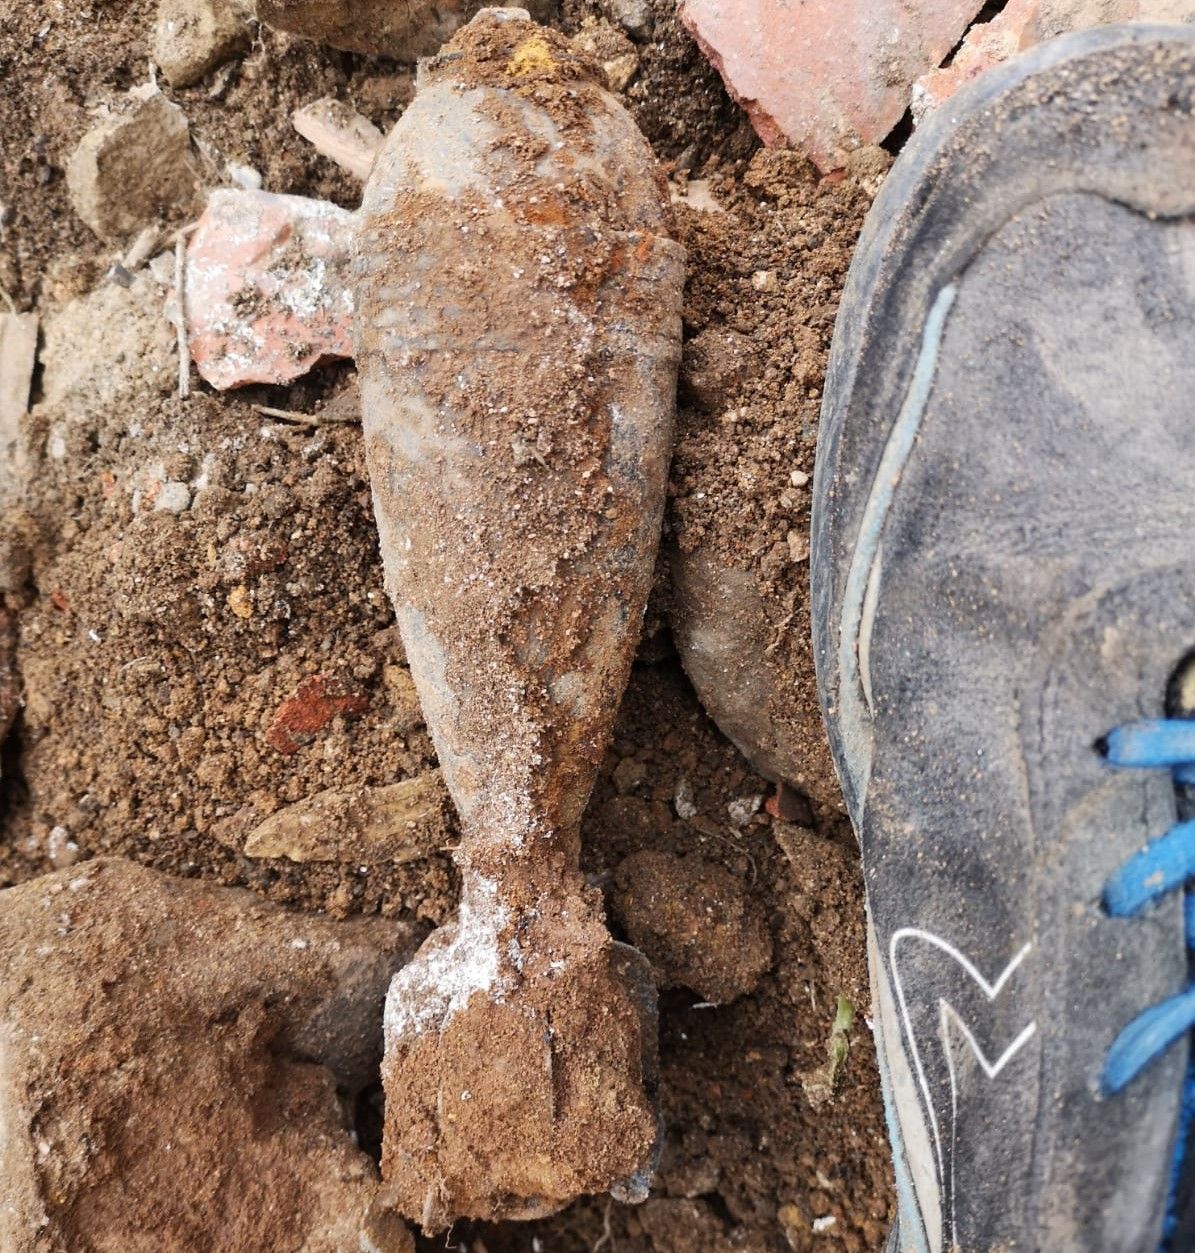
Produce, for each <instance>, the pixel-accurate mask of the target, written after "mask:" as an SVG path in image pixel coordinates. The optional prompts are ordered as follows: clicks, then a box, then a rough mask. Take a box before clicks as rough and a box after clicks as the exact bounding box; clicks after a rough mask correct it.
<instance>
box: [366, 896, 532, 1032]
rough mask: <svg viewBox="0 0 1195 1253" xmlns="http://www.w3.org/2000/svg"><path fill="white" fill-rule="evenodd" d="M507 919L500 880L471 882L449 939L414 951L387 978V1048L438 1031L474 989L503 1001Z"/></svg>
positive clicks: (464, 1004)
mask: <svg viewBox="0 0 1195 1253" xmlns="http://www.w3.org/2000/svg"><path fill="white" fill-rule="evenodd" d="M509 922H510V911H509V910H508V909H507V908H506V906H505V905H502V904H501V903H500V902H499V900H498V884H497V883H496V882H495V881H494V880H493V879H485V878H477V879H474V880H473V881H472V882H470V883H469V885H468V889H467V891H466V893H465V896H464V898H463V899H462V901H461V908H460V913H459V914H458V916H457V921H456V925H455V927H454V928H453V931H454V934H453V936H452V939H451V940H450V941H449V943H448V944H445V945H442V946H440V947H438V948H434V949H431V950H427V949H425V950H424V951H422V952H420V953H417V954H416V955H415V957H414V958H413V959H412V961H411V963H410V965H408V966H406V967H404V969H402V970H400V971H399V972H398V974H396V975H395V976H394V978H393V979H392V980H391V981H390V990H389V991H388V992H387V993H386V1016H385V1035H386V1045H387V1048H389V1047H390V1044H391V1042H392V1041H398V1040H400V1039H401V1038H402V1037H403V1036H406V1035H411V1034H414V1035H418V1034H420V1032H422V1031H425V1030H426V1029H427V1028H428V1027H432V1026H435V1027H437V1028H438V1029H439V1030H441V1031H442V1030H443V1029H444V1028H445V1027H446V1026H447V1025H448V1023H449V1022H450V1021H451V1019H452V1017H453V1015H455V1014H456V1013H458V1012H459V1011H460V1010H462V1009H464V1008H465V1006H466V1005H468V1003H469V1001H470V1000H471V998H472V997H473V995H474V993H476V992H489V993H491V996H492V999H494V1000H501V999H502V996H503V995H504V993H505V983H504V980H503V978H502V974H501V948H500V942H499V937H500V936H501V934H502V932H503V930H504V929H505V928H506V926H507V925H508V923H509Z"/></svg>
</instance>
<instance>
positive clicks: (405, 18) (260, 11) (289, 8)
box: [256, 0, 559, 61]
mask: <svg viewBox="0 0 1195 1253" xmlns="http://www.w3.org/2000/svg"><path fill="white" fill-rule="evenodd" d="M256 6H257V16H258V17H259V18H260V19H261V20H262V21H263V22H265V23H266V24H267V25H269V26H273V27H275V28H276V29H278V30H285V31H289V32H290V33H291V34H292V35H301V36H303V38H305V39H315V40H318V41H319V42H320V43H325V44H330V45H331V46H332V47H333V48H343V49H345V50H346V51H348V52H365V53H369V54H372V55H375V56H385V57H393V58H394V59H395V60H396V61H414V60H416V59H417V58H419V57H427V56H431V55H432V54H433V53H436V52H439V51H440V48H441V46H442V45H443V44H444V43H445V42H446V41H447V40H448V39H450V38H451V37H452V35H453V34H454V33H455V32H456V31H457V29H458V28H459V27H461V26H462V25H463V24H464V23H465V22H467V21H468V20H469V18H471V17H472V16H473V15H474V14H475V13H476V12H477V11H478V10H479V9H481V8H483V7H485V6H484V0H402V2H401V3H395V0H256ZM558 7H559V5H558V0H527V3H526V5H525V8H526V9H527V10H528V11H529V12H530V14H531V16H532V17H534V18H536V19H538V20H540V21H546V20H547V19H548V18H550V17H551V16H552V15H553V14H554V13H555V11H556V9H557V8H558Z"/></svg>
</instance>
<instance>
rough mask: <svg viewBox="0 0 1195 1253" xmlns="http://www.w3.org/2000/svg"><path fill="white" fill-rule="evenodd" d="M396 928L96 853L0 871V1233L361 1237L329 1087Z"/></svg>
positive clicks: (100, 1237)
mask: <svg viewBox="0 0 1195 1253" xmlns="http://www.w3.org/2000/svg"><path fill="white" fill-rule="evenodd" d="M413 938H414V937H413V935H412V932H411V930H410V929H409V928H407V927H404V926H401V925H396V924H387V923H382V922H378V921H369V922H366V921H356V922H342V923H333V922H331V921H329V920H328V919H326V918H322V917H319V916H316V915H304V914H296V913H287V912H285V911H283V910H281V909H279V908H278V907H277V906H271V905H267V904H265V903H264V902H262V901H261V900H259V899H258V898H256V897H254V896H253V895H252V894H251V893H248V892H244V891H236V890H231V889H227V888H219V887H212V886H209V885H207V884H204V883H200V882H197V881H186V880H178V879H171V878H168V877H166V876H164V875H161V874H158V873H156V872H154V871H150V870H147V869H144V868H142V867H139V866H135V865H133V864H132V863H131V862H123V861H119V860H111V859H106V860H100V861H92V862H88V863H86V864H84V865H81V866H75V867H73V868H71V869H69V870H65V871H62V872H59V873H57V874H52V875H47V876H45V877H43V878H40V879H35V880H32V881H31V882H29V883H26V884H24V885H22V886H20V887H16V888H11V889H9V890H7V891H5V892H3V893H0V947H2V948H3V951H4V954H5V961H4V968H3V971H2V972H0V1020H2V1021H3V1023H4V1046H5V1047H4V1058H5V1065H4V1069H3V1072H2V1075H0V1108H3V1110H4V1113H5V1134H4V1136H3V1137H2V1138H0V1178H3V1180H4V1185H5V1205H4V1206H3V1207H0V1247H3V1248H4V1249H5V1250H6V1251H9V1253H35V1251H36V1253H43V1251H44V1250H50V1249H84V1248H101V1247H103V1248H114V1249H115V1248H119V1249H127V1250H130V1251H133V1253H137V1251H140V1250H145V1251H146V1253H149V1250H151V1249H154V1250H156V1249H171V1250H177V1251H178V1253H187V1251H190V1250H193V1251H194V1253H201V1251H203V1253H206V1251H207V1250H209V1249H213V1248H220V1249H249V1248H267V1247H268V1248H274V1249H282V1248H302V1249H304V1250H308V1251H309V1253H344V1251H345V1250H348V1249H356V1248H358V1239H359V1230H360V1227H361V1224H362V1222H363V1221H364V1219H365V1215H366V1212H367V1210H368V1207H369V1205H370V1203H371V1200H372V1198H373V1195H374V1192H375V1190H376V1172H375V1170H374V1167H373V1164H372V1162H371V1161H370V1160H369V1158H368V1157H366V1155H365V1154H364V1153H362V1152H361V1151H360V1150H359V1149H358V1148H357V1147H356V1146H355V1144H354V1141H353V1139H352V1137H351V1135H350V1131H349V1127H348V1123H347V1120H346V1117H345V1112H344V1109H343V1107H342V1105H341V1103H340V1101H339V1100H338V1097H337V1090H338V1088H339V1089H340V1090H341V1091H343V1092H344V1093H346V1094H353V1093H355V1092H356V1090H357V1089H358V1088H359V1087H360V1086H361V1085H362V1084H363V1083H365V1082H366V1081H367V1080H368V1078H369V1075H370V1070H371V1067H372V1066H373V1065H376V1058H377V1049H378V1042H379V1026H380V1014H381V1002H382V997H383V992H384V988H385V983H386V980H387V978H388V977H389V975H390V973H391V972H392V971H393V970H394V969H395V967H396V966H398V965H400V964H401V962H402V960H403V958H404V957H405V956H406V954H407V953H408V952H409V950H410V947H411V944H412V941H413ZM397 1248H401V1246H396V1253H397Z"/></svg>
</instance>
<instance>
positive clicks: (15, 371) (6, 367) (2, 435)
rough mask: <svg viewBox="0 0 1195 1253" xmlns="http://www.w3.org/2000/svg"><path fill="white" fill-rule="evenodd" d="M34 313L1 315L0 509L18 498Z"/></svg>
mask: <svg viewBox="0 0 1195 1253" xmlns="http://www.w3.org/2000/svg"><path fill="white" fill-rule="evenodd" d="M39 326H40V319H39V318H38V316H37V314H36V313H0V507H3V508H7V507H8V506H9V505H11V504H13V503H14V501H15V500H16V498H17V497H18V496H19V495H20V485H19V484H20V476H21V473H22V464H21V463H22V460H23V457H22V448H21V423H22V420H23V419H24V417H25V413H26V411H27V410H28V408H29V389H30V387H31V386H32V384H33V369H34V366H36V364H37V335H38V327H39Z"/></svg>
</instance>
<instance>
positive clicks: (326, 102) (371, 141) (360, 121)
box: [291, 96, 384, 180]
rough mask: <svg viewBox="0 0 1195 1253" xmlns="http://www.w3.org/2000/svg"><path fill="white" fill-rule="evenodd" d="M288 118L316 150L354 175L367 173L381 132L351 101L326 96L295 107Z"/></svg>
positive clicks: (359, 176)
mask: <svg viewBox="0 0 1195 1253" xmlns="http://www.w3.org/2000/svg"><path fill="white" fill-rule="evenodd" d="M291 122H292V123H293V125H294V128H295V130H297V131H298V132H299V134H300V135H302V136H303V138H304V139H306V140H307V141H308V143H310V144H311V145H312V146H313V147H314V148H315V149H316V151H317V152H319V153H321V154H322V155H323V156H325V157H327V158H328V159H329V160H331V161H335V162H336V164H337V165H338V166H340V168H341V169H342V170H345V171H346V172H347V173H349V174H351V175H352V176H353V177H354V178H359V179H362V180H365V179H367V178H368V177H369V171H370V170H371V169H372V168H373V159H374V157H376V156H377V154H378V149H379V148H380V147H381V146H382V140H383V138H384V136H383V135H382V132H381V131H380V130H378V128H377V127H376V126H375V125H374V124H373V123H372V122H371V121H370V120H369V119H368V118H366V117H362V116H361V114H360V113H358V112H357V111H356V109H354V108H353V107H352V106H351V105H348V104H345V103H344V101H343V100H337V99H335V98H334V97H331V96H325V97H324V98H323V99H321V100H314V101H312V103H311V104H305V105H304V106H303V107H302V108H301V109H296V110H295V111H294V113H293V114H292V116H291Z"/></svg>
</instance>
